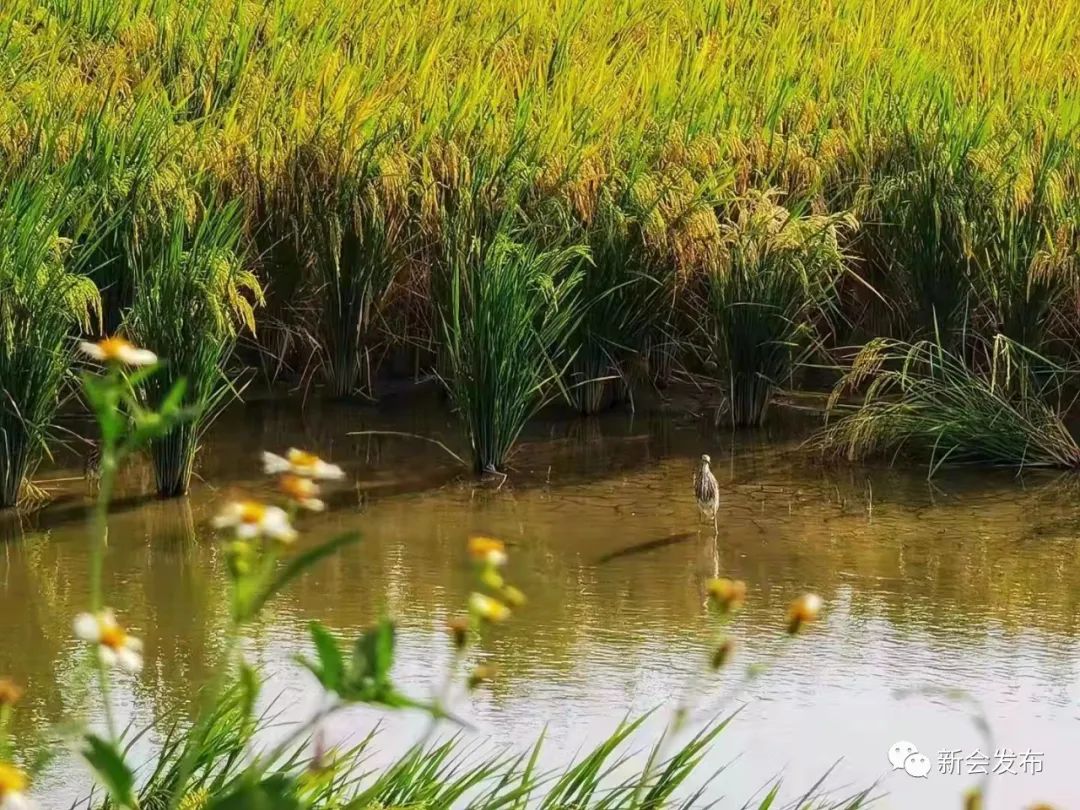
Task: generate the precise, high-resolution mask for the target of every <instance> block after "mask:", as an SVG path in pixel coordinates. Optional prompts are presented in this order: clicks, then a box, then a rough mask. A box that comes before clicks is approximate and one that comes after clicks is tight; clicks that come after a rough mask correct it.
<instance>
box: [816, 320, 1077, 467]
mask: <svg viewBox="0 0 1080 810" xmlns="http://www.w3.org/2000/svg"><path fill="white" fill-rule="evenodd" d="M972 355H973V356H974V357H975V359H974V360H965V358H964V357H962V356H960V355H958V354H955V353H952V352H949V351H948V350H946V349H944V348H943V347H942V346H941V345H940V343H937V342H935V341H919V342H916V343H907V342H905V341H900V340H894V339H888V338H878V339H876V340H872V341H870V342H869V343H867V344H866V346H864V347H863V348H862V349H861V350H860V351H858V352H857V354H856V355H855V357H854V359H853V361H852V363H851V366H850V368H849V370H848V371H847V373H846V374H845V375H844V377H843V378H842V379H841V380H840V382H839V383H837V386H836V388H835V390H834V392H833V396H832V398H831V400H830V403H829V417H830V423H829V424H828V425H827V426H826V427H825V428H824V429H823V430H822V431H821V432H820V433H819V434H818V435H817V437H815V439H814V440H813V441H814V443H815V444H816V445H817V446H819V447H820V448H822V449H823V450H824V451H825V452H828V453H833V454H836V455H841V456H844V457H846V458H847V459H849V460H859V459H864V458H869V457H872V456H877V455H885V456H890V457H895V456H896V455H897V454H899V453H901V452H903V453H909V454H912V455H914V456H916V457H918V458H920V459H926V460H927V461H928V462H929V465H930V474H931V475H933V474H934V473H935V472H936V471H937V470H938V469H939V468H940V467H941V466H942V465H945V464H959V463H973V462H981V463H988V464H1001V465H1006V466H1013V467H1063V468H1071V469H1077V468H1080V445H1078V444H1077V442H1076V439H1075V437H1074V436H1073V435H1072V434H1071V433H1070V432H1069V430H1068V429H1067V428H1066V427H1065V425H1064V423H1063V421H1062V418H1061V414H1060V413H1059V412H1058V411H1056V410H1055V409H1054V408H1052V407H1051V406H1050V405H1049V404H1048V401H1049V394H1050V393H1053V392H1054V391H1056V390H1060V389H1059V386H1060V385H1061V384H1062V383H1063V382H1064V381H1065V380H1064V376H1066V375H1068V372H1067V371H1066V370H1064V369H1061V368H1056V369H1055V370H1056V372H1057V374H1056V375H1055V376H1054V377H1052V378H1050V379H1049V380H1048V379H1046V378H1045V376H1044V377H1043V379H1042V380H1040V379H1038V377H1037V375H1035V374H1033V370H1034V369H1038V370H1039V371H1040V372H1045V370H1046V369H1048V368H1052V367H1053V364H1052V363H1051V361H1049V360H1048V359H1046V358H1045V357H1041V356H1038V355H1035V354H1034V353H1033V352H1031V351H1030V350H1029V349H1026V348H1025V347H1023V346H1020V345H1019V344H1017V343H1015V342H1014V341H1012V340H1010V339H1009V338H1007V337H1005V336H1004V335H998V336H997V337H996V338H994V339H993V340H992V341H989V342H979V344H978V350H977V351H975V352H972ZM1048 385H1052V386H1053V387H1052V388H1050V389H1049V390H1048ZM859 394H861V397H862V401H861V402H860V403H858V404H849V403H847V402H845V401H844V399H843V398H844V397H845V396H848V395H859Z"/></svg>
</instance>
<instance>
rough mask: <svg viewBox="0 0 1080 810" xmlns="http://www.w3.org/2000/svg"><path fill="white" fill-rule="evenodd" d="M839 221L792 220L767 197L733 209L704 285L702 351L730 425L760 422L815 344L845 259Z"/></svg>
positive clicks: (802, 218) (812, 218) (819, 219)
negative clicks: (723, 391) (718, 383)
mask: <svg viewBox="0 0 1080 810" xmlns="http://www.w3.org/2000/svg"><path fill="white" fill-rule="evenodd" d="M839 226H840V222H838V221H837V220H834V219H831V218H827V217H817V216H801V215H793V214H792V213H790V212H789V211H788V210H787V209H785V208H782V207H781V206H778V205H776V204H775V203H774V202H773V201H772V200H771V199H770V198H769V197H768V196H764V195H762V196H754V197H751V198H749V199H747V200H746V201H745V202H744V203H742V204H740V205H739V206H737V207H736V209H735V212H734V215H733V217H732V219H731V221H730V222H729V223H728V224H727V225H726V226H725V227H724V237H723V247H724V250H723V254H722V258H721V259H720V262H719V265H718V267H717V269H716V270H715V271H714V272H712V273H711V274H710V275H709V277H708V280H707V288H708V289H707V294H706V300H705V304H704V311H703V313H702V316H701V317H702V319H701V322H702V328H703V329H704V331H705V335H704V337H705V342H706V346H707V348H708V349H709V351H710V352H711V354H712V356H713V357H714V358H715V360H716V363H717V366H718V367H719V368H721V369H723V370H725V371H726V373H727V377H728V384H729V395H730V398H731V419H732V424H733V425H736V426H743V425H760V424H762V423H763V422H764V421H765V416H766V413H767V412H768V407H769V402H770V400H771V398H772V394H773V392H774V391H775V390H776V388H777V387H778V386H780V385H782V384H783V383H784V381H785V380H787V379H788V378H789V377H790V375H791V373H792V370H793V369H794V367H795V364H796V363H797V362H798V360H799V359H800V358H801V357H802V356H804V354H805V353H806V351H807V350H808V349H810V348H811V347H812V346H813V345H814V343H815V341H816V340H817V339H818V332H817V329H816V326H815V324H816V322H817V321H818V320H819V319H820V318H821V317H822V315H823V314H824V313H825V311H826V309H827V308H828V307H829V306H831V304H832V298H833V291H834V287H835V283H836V280H837V278H838V277H839V275H840V273H841V271H842V269H843V255H842V253H841V251H840V248H839V246H838V244H837V231H838V228H839Z"/></svg>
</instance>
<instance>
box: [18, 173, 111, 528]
mask: <svg viewBox="0 0 1080 810" xmlns="http://www.w3.org/2000/svg"><path fill="white" fill-rule="evenodd" d="M68 179H69V178H67V177H65V176H55V175H50V174H49V173H47V172H45V171H42V170H40V169H39V168H30V169H27V170H25V171H22V172H20V173H18V174H16V175H15V176H10V177H3V178H2V179H0V509H2V508H6V507H10V506H15V505H16V503H17V502H18V500H19V495H20V491H21V490H22V488H23V486H24V483H25V481H26V477H27V475H28V474H29V473H30V472H31V471H32V470H33V468H34V466H35V465H36V463H37V462H38V460H39V459H40V458H41V456H42V454H43V453H44V452H46V447H45V439H46V436H47V434H48V431H49V428H50V426H51V424H52V421H53V418H54V416H55V414H56V410H57V408H58V407H59V401H60V393H61V387H62V385H63V382H64V380H65V378H66V377H67V375H68V374H69V372H70V369H71V363H72V354H73V350H74V347H75V345H76V344H75V341H74V340H73V339H72V333H73V330H75V329H78V328H82V329H89V328H90V327H91V324H92V322H93V320H94V319H95V318H96V316H97V315H98V312H99V298H98V292H97V288H96V287H94V285H93V283H92V282H91V281H90V280H89V279H87V278H85V277H84V276H81V275H78V274H77V273H76V272H73V269H74V268H75V266H76V263H77V260H75V259H73V257H72V256H71V255H70V242H69V241H68V240H66V239H64V238H63V237H62V236H61V232H60V228H61V226H62V225H63V223H64V221H65V219H66V218H67V217H68V216H69V214H70V212H71V207H72V205H73V204H74V199H73V197H72V195H71V193H70V191H71V189H70V186H69V185H68V184H67V180H68Z"/></svg>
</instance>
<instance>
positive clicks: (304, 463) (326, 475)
mask: <svg viewBox="0 0 1080 810" xmlns="http://www.w3.org/2000/svg"><path fill="white" fill-rule="evenodd" d="M262 459H263V471H264V472H265V473H266V474H267V475H278V474H279V473H291V474H293V475H299V476H302V477H303V478H315V479H322V480H332V479H338V478H344V477H345V471H344V470H342V469H341V467H339V466H338V465H336V464H330V463H329V462H327V461H323V460H322V459H321V458H319V457H318V456H317V455H315V454H314V453H308V452H305V451H304V450H297V449H296V448H295V447H291V448H289V452H288V453H286V454H285V455H284V456H279V455H276V454H275V453H267V452H264V453H263V454H262Z"/></svg>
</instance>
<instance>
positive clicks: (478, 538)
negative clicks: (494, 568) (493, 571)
mask: <svg viewBox="0 0 1080 810" xmlns="http://www.w3.org/2000/svg"><path fill="white" fill-rule="evenodd" d="M505 550H506V544H505V543H503V541H502V540H496V539H495V538H494V537H485V536H484V535H482V534H474V535H473V536H472V537H470V538H469V556H470V557H472V558H473V559H474V560H486V559H487V556H488V555H489V554H491V553H492V552H493V551H494V552H498V553H503V552H504V551H505Z"/></svg>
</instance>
